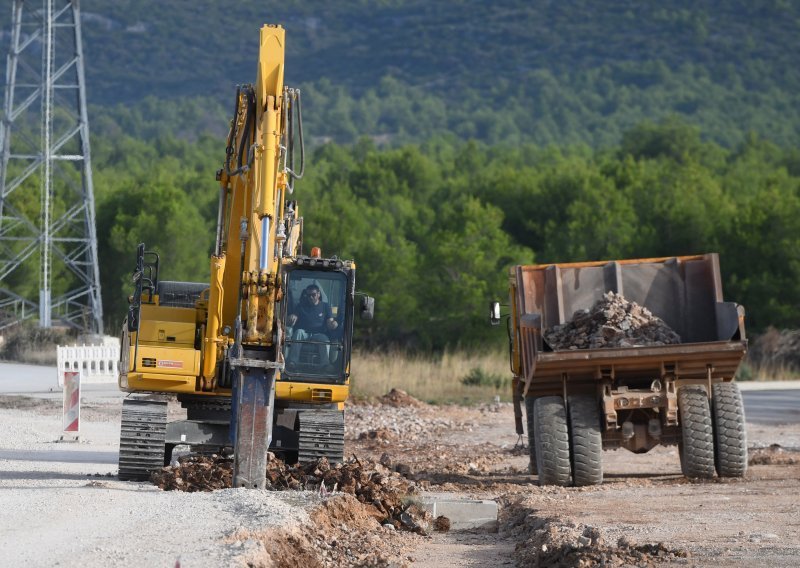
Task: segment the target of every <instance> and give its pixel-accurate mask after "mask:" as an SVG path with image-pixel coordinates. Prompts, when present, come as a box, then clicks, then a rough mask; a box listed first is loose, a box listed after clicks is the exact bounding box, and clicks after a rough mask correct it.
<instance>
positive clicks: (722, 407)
mask: <svg viewBox="0 0 800 568" xmlns="http://www.w3.org/2000/svg"><path fill="white" fill-rule="evenodd" d="M711 394H712V398H711V414H712V418H713V422H714V445H715V453H714V458H715V460H714V463H715V465H716V466H717V474H718V475H719V476H720V477H744V474H745V472H746V471H747V433H746V431H745V424H744V404H743V403H742V394H741V393H740V392H739V385H737V384H736V383H717V384H715V385H713V386H712V387H711Z"/></svg>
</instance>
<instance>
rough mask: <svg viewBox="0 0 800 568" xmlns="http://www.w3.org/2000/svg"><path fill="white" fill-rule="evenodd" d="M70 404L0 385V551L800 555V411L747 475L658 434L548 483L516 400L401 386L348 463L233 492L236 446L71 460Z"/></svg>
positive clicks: (91, 412) (140, 555) (357, 441)
mask: <svg viewBox="0 0 800 568" xmlns="http://www.w3.org/2000/svg"><path fill="white" fill-rule="evenodd" d="M118 411H119V407H118V402H117V403H105V402H103V403H90V404H88V405H86V406H85V407H84V409H83V411H82V412H83V414H82V417H83V419H84V420H85V421H86V422H85V429H84V430H82V442H83V443H82V444H81V448H78V451H73V452H72V453H71V454H70V456H72V457H75V456H77V455H78V454H81V455H83V454H84V453H88V452H87V450H90V449H93V450H97V449H106V448H107V449H109V450H113V444H114V440H115V438H116V436H117V435H118V428H119V422H118V420H119V418H118ZM58 418H60V405H59V404H58V403H57V402H55V401H52V400H40V399H30V398H22V397H16V396H14V397H2V398H0V435H2V439H3V440H4V441H5V444H4V445H3V449H0V470H2V472H0V506H2V508H3V510H4V512H7V513H9V514H11V515H12V517H13V518H14V519H15V522H14V523H10V522H2V523H0V545H2V546H0V550H2V552H0V564H5V565H19V564H20V563H24V564H26V565H31V566H39V565H53V564H55V563H56V562H59V563H60V564H61V565H63V566H79V565H80V566H82V567H90V568H91V567H94V566H98V567H99V566H136V565H141V562H140V561H141V560H142V559H143V560H145V561H147V562H148V563H150V564H153V565H166V564H165V563H164V560H165V559H172V562H174V561H175V560H179V561H180V565H181V566H183V567H188V566H216V565H222V564H224V565H231V566H234V565H239V566H264V567H267V566H281V567H289V566H320V567H339V566H421V567H428V566H431V567H436V568H445V567H447V566H486V565H496V566H504V565H508V566H513V565H517V566H595V565H606V566H647V565H657V564H662V563H670V564H679V565H686V566H718V565H720V564H724V565H726V566H741V567H744V566H753V565H759V566H765V565H766V566H795V565H798V564H800V452H799V451H798V449H800V425H798V423H797V422H798V420H794V421H793V422H794V423H793V424H789V425H772V424H769V423H763V422H758V421H756V422H750V423H749V424H748V436H749V444H750V446H751V456H750V468H749V470H748V473H747V476H746V477H745V478H744V479H729V480H719V479H716V480H711V481H705V482H690V481H688V480H686V479H685V478H683V477H682V476H681V474H680V466H679V462H678V455H677V449H676V448H656V449H654V450H653V451H651V452H649V453H647V454H643V455H634V454H631V453H629V452H625V451H615V452H606V453H605V455H604V460H605V462H604V465H605V473H606V475H605V482H604V484H603V485H602V486H597V487H584V488H558V487H539V486H538V485H537V484H536V478H535V477H532V476H530V475H529V474H528V454H527V449H526V448H525V447H524V446H523V442H526V440H524V439H523V440H520V439H519V438H518V436H517V435H516V433H515V432H514V430H513V424H514V421H513V410H512V408H511V405H509V404H505V403H498V404H483V405H478V406H474V407H461V406H431V405H427V404H424V403H422V402H420V401H417V400H415V399H413V398H412V397H409V396H408V395H406V394H405V393H402V392H401V391H395V392H393V393H390V394H389V395H387V396H386V397H383V398H382V399H380V400H375V401H370V402H361V403H355V404H351V405H349V407H348V410H347V430H346V456H347V458H348V461H347V463H345V464H344V465H342V466H338V467H337V466H333V467H331V466H330V464H326V463H324V462H320V463H316V464H309V465H306V466H303V467H299V468H298V467H292V466H287V465H285V464H282V463H281V462H279V461H277V460H276V461H273V462H272V464H271V466H270V471H269V479H270V482H271V484H272V485H273V487H274V488H275V489H281V491H270V492H252V491H247V490H233V489H226V487H228V486H229V485H230V477H229V475H230V463H229V461H227V460H226V459H225V458H220V457H217V458H213V457H206V458H201V459H195V460H192V459H184V460H183V463H181V464H180V465H179V466H178V467H175V468H170V469H168V470H164V471H162V472H159V473H158V474H157V475H156V476H155V477H154V483H128V482H120V481H118V480H116V479H115V478H114V477H113V474H114V470H115V468H116V466H115V460H114V459H113V458H114V455H113V451H107V452H95V453H94V454H93V455H94V456H95V457H94V458H92V459H93V460H100V459H101V458H102V459H104V460H106V461H105V462H103V463H104V464H107V465H98V463H97V461H95V462H94V463H93V464H91V465H85V464H81V463H78V460H77V459H75V460H72V461H69V462H65V463H58V460H59V459H66V458H63V457H59V456H61V453H59V452H58V451H56V453H57V454H58V455H56V456H55V457H54V454H53V443H52V442H53V441H52V436H51V435H50V434H49V432H50V430H51V429H52V428H51V424H50V423H51V422H53V421H54V420H55V421H56V422H57V420H58ZM56 426H57V424H56ZM9 440H16V441H15V442H14V444H11V445H9V444H10V442H9ZM14 452H17V453H18V454H20V455H16V454H15V453H14ZM22 453H25V455H24V456H21V454H22ZM106 453H107V454H108V456H106V455H105V454H106ZM30 454H34V455H33V456H31V455H30ZM101 454H102V455H101ZM44 455H46V456H48V457H46V458H42V457H41V456H44ZM41 459H44V460H46V461H37V460H41ZM178 480H180V482H178ZM189 488H191V489H192V490H193V491H194V492H191V493H190V492H187V491H175V489H189ZM203 489H213V491H203ZM425 492H440V493H445V494H449V495H454V496H457V497H463V498H467V497H470V498H481V499H493V500H496V501H497V502H498V503H499V505H500V516H499V522H498V524H497V527H496V528H495V529H494V530H480V531H471V532H459V531H448V522H447V519H443V518H439V519H433V518H430V516H429V515H426V514H425V513H424V512H423V511H421V510H419V509H418V508H415V506H414V505H415V497H417V496H418V495H420V494H424V493H425ZM37 511H38V512H37ZM4 517H5V518H7V519H8V518H11V517H9V516H8V515H4ZM62 517H63V518H62ZM84 517H85V518H84ZM72 518H78V519H80V521H79V522H78V523H77V524H78V526H79V527H81V528H80V530H84V531H85V532H84V533H81V534H80V540H79V542H80V544H78V545H75V544H70V542H71V541H69V540H67V536H57V535H61V533H64V531H65V529H64V528H63V527H68V526H70V522H71V521H70V519H72ZM62 521H63V522H62ZM61 525H63V527H62V526H61ZM43 539H44V540H43ZM42 541H47V542H51V546H49V547H44V548H43V547H38V546H37V545H36V544H35V543H36V542H42ZM143 542H147V543H149V544H148V545H147V546H146V547H144V548H143V544H142V543H143ZM75 546H77V548H74V547H75ZM71 550H72V551H73V552H70V551H71ZM54 551H58V554H56V553H55V552H54ZM62 552H63V554H62ZM70 554H72V556H70ZM137 563H138V564H137ZM220 563H222V564H220ZM170 565H171V564H170Z"/></svg>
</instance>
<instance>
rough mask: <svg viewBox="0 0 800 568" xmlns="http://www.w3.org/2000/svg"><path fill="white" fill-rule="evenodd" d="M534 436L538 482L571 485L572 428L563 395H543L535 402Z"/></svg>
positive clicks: (540, 483)
mask: <svg viewBox="0 0 800 568" xmlns="http://www.w3.org/2000/svg"><path fill="white" fill-rule="evenodd" d="M533 438H534V440H535V446H536V470H537V471H538V474H539V485H561V486H567V485H569V483H570V477H571V471H570V469H571V468H570V463H569V428H568V427H567V409H566V408H564V401H563V400H562V399H561V397H560V396H543V397H541V398H537V399H536V401H535V402H534V403H533Z"/></svg>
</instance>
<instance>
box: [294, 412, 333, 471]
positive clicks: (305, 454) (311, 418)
mask: <svg viewBox="0 0 800 568" xmlns="http://www.w3.org/2000/svg"><path fill="white" fill-rule="evenodd" d="M298 421H299V434H300V444H299V448H298V455H297V458H298V460H299V461H300V462H301V463H303V462H309V461H314V460H317V459H319V458H321V457H326V458H328V461H329V462H330V463H341V462H342V461H343V460H344V412H342V411H341V410H314V411H306V412H301V413H300V414H299V415H298Z"/></svg>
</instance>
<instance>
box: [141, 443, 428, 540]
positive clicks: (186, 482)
mask: <svg viewBox="0 0 800 568" xmlns="http://www.w3.org/2000/svg"><path fill="white" fill-rule="evenodd" d="M150 480H151V481H152V483H154V484H155V485H157V486H158V487H160V488H161V489H163V490H165V491H187V492H194V491H214V490H216V489H225V488H229V487H232V486H233V460H232V459H231V458H230V457H225V456H219V455H212V456H184V457H182V458H180V459H179V460H178V465H175V466H168V467H164V468H161V469H160V470H157V471H155V472H153V473H152V475H151V477H150ZM267 489H271V490H274V491H302V490H306V491H308V490H310V491H318V492H319V493H320V494H322V495H327V494H329V493H335V492H337V491H340V492H342V493H347V494H349V495H353V496H354V497H355V498H356V499H357V500H358V501H359V502H361V503H364V504H365V505H368V506H369V507H370V510H371V511H372V515H373V516H374V518H375V519H376V520H377V521H379V522H380V523H381V524H390V525H392V526H393V527H394V528H396V529H402V530H408V531H413V532H417V533H420V534H424V533H425V532H426V531H427V528H428V525H429V522H430V520H431V519H430V515H429V514H428V513H427V512H426V511H424V510H423V509H421V508H419V507H417V506H416V505H415V504H413V503H410V502H407V500H406V497H407V496H408V495H409V494H412V493H414V492H415V490H416V487H415V485H414V483H413V482H411V481H409V480H408V479H406V478H405V477H403V476H402V475H400V474H399V473H397V472H394V471H391V470H390V469H389V468H387V467H385V466H384V465H382V464H380V463H375V462H372V461H363V462H362V461H361V460H359V459H358V458H356V457H353V458H351V459H349V460H347V461H346V462H345V463H341V464H333V465H332V464H330V463H328V460H327V458H320V459H319V460H317V461H315V462H308V463H304V464H296V465H288V464H286V463H285V462H284V461H282V460H280V459H278V458H276V457H274V456H272V455H271V454H270V459H269V461H268V463H267Z"/></svg>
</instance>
